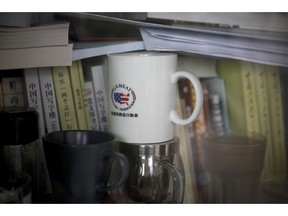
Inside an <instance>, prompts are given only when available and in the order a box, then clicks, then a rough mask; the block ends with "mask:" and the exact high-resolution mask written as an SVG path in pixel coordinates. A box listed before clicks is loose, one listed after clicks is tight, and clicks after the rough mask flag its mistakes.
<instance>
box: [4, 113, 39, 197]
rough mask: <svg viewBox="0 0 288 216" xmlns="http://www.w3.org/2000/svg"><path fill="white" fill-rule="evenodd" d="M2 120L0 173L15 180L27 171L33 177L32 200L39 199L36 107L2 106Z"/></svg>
mask: <svg viewBox="0 0 288 216" xmlns="http://www.w3.org/2000/svg"><path fill="white" fill-rule="evenodd" d="M0 119H1V122H0V131H1V142H0V143H1V144H0V173H1V175H3V176H8V177H9V178H13V176H14V177H15V178H16V177H17V176H19V175H20V174H19V173H21V172H26V173H27V174H28V175H30V177H31V187H32V199H33V200H36V199H37V198H38V195H39V126H38V125H39V124H38V113H37V112H36V110H35V109H34V108H27V107H2V108H1V111H0ZM17 178H18V177H17ZM9 181H10V180H9ZM11 181H12V180H11ZM15 181H16V180H15Z"/></svg>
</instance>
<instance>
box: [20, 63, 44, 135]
mask: <svg viewBox="0 0 288 216" xmlns="http://www.w3.org/2000/svg"><path fill="white" fill-rule="evenodd" d="M24 80H25V86H26V96H27V102H28V106H29V107H33V108H35V110H36V111H37V112H38V115H39V136H40V137H42V136H43V135H44V134H45V126H44V117H43V108H42V101H41V92H40V85H39V78H38V72H37V68H26V69H24Z"/></svg>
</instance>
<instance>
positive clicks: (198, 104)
mask: <svg viewBox="0 0 288 216" xmlns="http://www.w3.org/2000/svg"><path fill="white" fill-rule="evenodd" d="M181 77H184V78H186V79H188V80H190V82H191V83H192V85H193V87H194V89H195V98H196V100H195V106H194V110H193V112H192V113H191V115H190V116H189V117H188V118H186V119H182V118H180V117H179V115H178V113H177V112H176V110H172V111H171V112H170V116H169V119H170V120H171V121H172V122H174V123H175V124H178V125H187V124H190V123H191V122H193V121H195V120H196V118H197V117H198V115H199V113H200V112H201V109H202V105H203V89H202V86H201V83H200V81H199V79H198V78H197V77H196V76H194V75H193V74H192V73H190V72H186V71H178V72H175V73H173V74H172V75H171V81H172V83H173V84H175V83H177V81H178V80H179V79H180V78H181Z"/></svg>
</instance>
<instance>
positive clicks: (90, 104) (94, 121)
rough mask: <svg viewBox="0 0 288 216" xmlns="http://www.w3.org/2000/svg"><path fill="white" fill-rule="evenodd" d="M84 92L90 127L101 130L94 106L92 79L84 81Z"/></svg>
mask: <svg viewBox="0 0 288 216" xmlns="http://www.w3.org/2000/svg"><path fill="white" fill-rule="evenodd" d="M84 86H85V92H86V99H87V108H88V111H89V119H90V122H91V129H92V130H98V131H100V130H101V126H100V122H99V119H98V117H97V107H96V100H95V95H94V88H93V83H92V81H86V82H85V83H84Z"/></svg>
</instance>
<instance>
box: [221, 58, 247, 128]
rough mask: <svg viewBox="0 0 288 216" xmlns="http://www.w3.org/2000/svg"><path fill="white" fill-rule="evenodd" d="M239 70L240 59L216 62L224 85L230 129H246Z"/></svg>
mask: <svg viewBox="0 0 288 216" xmlns="http://www.w3.org/2000/svg"><path fill="white" fill-rule="evenodd" d="M241 70H242V67H241V61H238V60H228V59H221V60H219V61H218V63H217V73H218V75H219V77H220V78H222V79H223V81H224V85H225V93H226V97H227V112H228V119H229V125H230V129H233V130H241V131H246V130H247V122H246V118H245V116H246V109H245V106H244V105H245V101H244V92H243V80H242V75H241V74H242V72H241Z"/></svg>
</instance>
